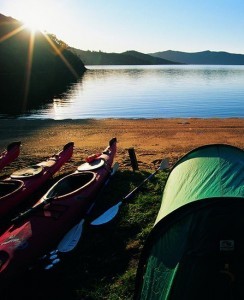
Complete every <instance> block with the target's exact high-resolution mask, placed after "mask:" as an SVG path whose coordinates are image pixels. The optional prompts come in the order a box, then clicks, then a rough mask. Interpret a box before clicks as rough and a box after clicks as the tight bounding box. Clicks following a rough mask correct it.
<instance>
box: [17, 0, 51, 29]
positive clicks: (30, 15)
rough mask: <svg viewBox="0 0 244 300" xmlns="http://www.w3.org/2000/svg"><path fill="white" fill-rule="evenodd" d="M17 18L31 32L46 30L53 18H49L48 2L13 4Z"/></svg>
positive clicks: (19, 2)
mask: <svg viewBox="0 0 244 300" xmlns="http://www.w3.org/2000/svg"><path fill="white" fill-rule="evenodd" d="M14 8H15V10H16V16H17V18H18V19H19V20H20V21H21V22H23V23H24V25H25V27H26V28H28V29H30V30H31V31H32V32H34V31H37V30H40V31H44V30H46V26H47V25H50V23H51V21H53V17H52V18H50V17H51V16H50V8H51V5H50V3H49V2H48V1H45V0H43V1H36V0H23V1H18V2H16V3H15V6H14Z"/></svg>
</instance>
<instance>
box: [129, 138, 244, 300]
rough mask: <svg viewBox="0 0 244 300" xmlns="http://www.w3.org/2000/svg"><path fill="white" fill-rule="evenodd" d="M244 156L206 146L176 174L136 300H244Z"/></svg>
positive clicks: (143, 262)
mask: <svg viewBox="0 0 244 300" xmlns="http://www.w3.org/2000/svg"><path fill="white" fill-rule="evenodd" d="M243 233H244V151H243V150H241V149H239V148H237V147H234V146H231V145H224V144H214V145H206V146H203V147H199V148H196V149H194V150H193V151H191V152H189V153H188V154H186V155H185V156H184V157H182V158H181V159H180V160H179V161H178V162H177V163H176V164H175V165H174V167H173V168H172V170H171V172H170V174H169V176H168V179H167V182H166V186H165V189H164V192H163V197H162V204H161V208H160V210H159V213H158V216H157V219H156V221H155V224H154V227H153V229H152V231H151V233H150V234H149V236H148V239H147V241H146V243H145V246H144V249H143V251H142V253H141V257H140V261H139V265H138V270H137V277H136V288H135V295H134V299H160V300H163V299H173V300H176V299H180V300H184V299H187V300H189V299H208V300H209V299H218V298H220V299H232V298H230V295H231V296H232V297H234V299H244V289H243V283H244V274H243V271H242V270H243V267H244V234H243Z"/></svg>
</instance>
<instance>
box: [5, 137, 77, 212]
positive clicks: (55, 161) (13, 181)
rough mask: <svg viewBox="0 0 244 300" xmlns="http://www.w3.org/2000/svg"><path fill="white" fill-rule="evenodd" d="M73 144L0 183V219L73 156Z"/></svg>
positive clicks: (68, 144)
mask: <svg viewBox="0 0 244 300" xmlns="http://www.w3.org/2000/svg"><path fill="white" fill-rule="evenodd" d="M73 147H74V143H73V142H70V143H67V144H66V145H65V146H64V147H63V149H62V150H61V151H60V152H58V153H57V154H54V155H52V156H50V157H49V158H48V159H47V160H45V161H42V162H40V163H38V164H36V165H34V166H31V167H29V168H25V169H22V170H18V171H16V172H14V173H12V174H11V175H10V177H8V178H6V179H4V180H1V181H0V218H6V216H7V215H8V213H11V212H12V211H13V210H14V209H15V208H16V207H17V206H18V205H20V204H21V203H22V202H23V201H25V200H26V199H27V198H28V197H29V196H30V195H31V194H32V193H33V192H35V191H37V189H38V188H40V187H41V186H42V185H43V184H44V183H45V182H46V181H47V180H48V179H50V178H51V177H52V176H53V175H54V174H55V173H56V172H57V171H58V170H59V169H60V168H61V167H62V166H63V165H64V163H65V162H67V161H68V160H69V159H70V158H71V156H72V154H73Z"/></svg>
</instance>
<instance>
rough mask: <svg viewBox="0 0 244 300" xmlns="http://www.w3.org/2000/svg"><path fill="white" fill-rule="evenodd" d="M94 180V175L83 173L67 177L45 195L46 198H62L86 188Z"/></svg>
mask: <svg viewBox="0 0 244 300" xmlns="http://www.w3.org/2000/svg"><path fill="white" fill-rule="evenodd" d="M94 180H95V173H93V172H83V173H76V174H71V175H68V176H66V177H64V178H62V179H61V180H59V181H58V182H57V183H56V184H55V185H54V186H53V188H52V189H51V190H49V192H48V193H47V195H46V198H52V197H62V196H65V195H68V194H72V193H75V192H77V191H78V190H81V189H83V188H85V187H87V186H88V185H89V184H90V183H91V182H93V181H94Z"/></svg>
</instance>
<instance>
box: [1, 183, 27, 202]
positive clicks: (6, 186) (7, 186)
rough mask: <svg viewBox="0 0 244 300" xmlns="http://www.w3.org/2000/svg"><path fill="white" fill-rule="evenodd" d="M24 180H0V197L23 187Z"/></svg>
mask: <svg viewBox="0 0 244 300" xmlns="http://www.w3.org/2000/svg"><path fill="white" fill-rule="evenodd" d="M22 186H23V182H22V181H20V180H6V181H4V180H3V181H0V199H1V198H3V197H5V196H7V195H9V194H12V193H14V192H16V191H17V190H19V189H21V188H22Z"/></svg>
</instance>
